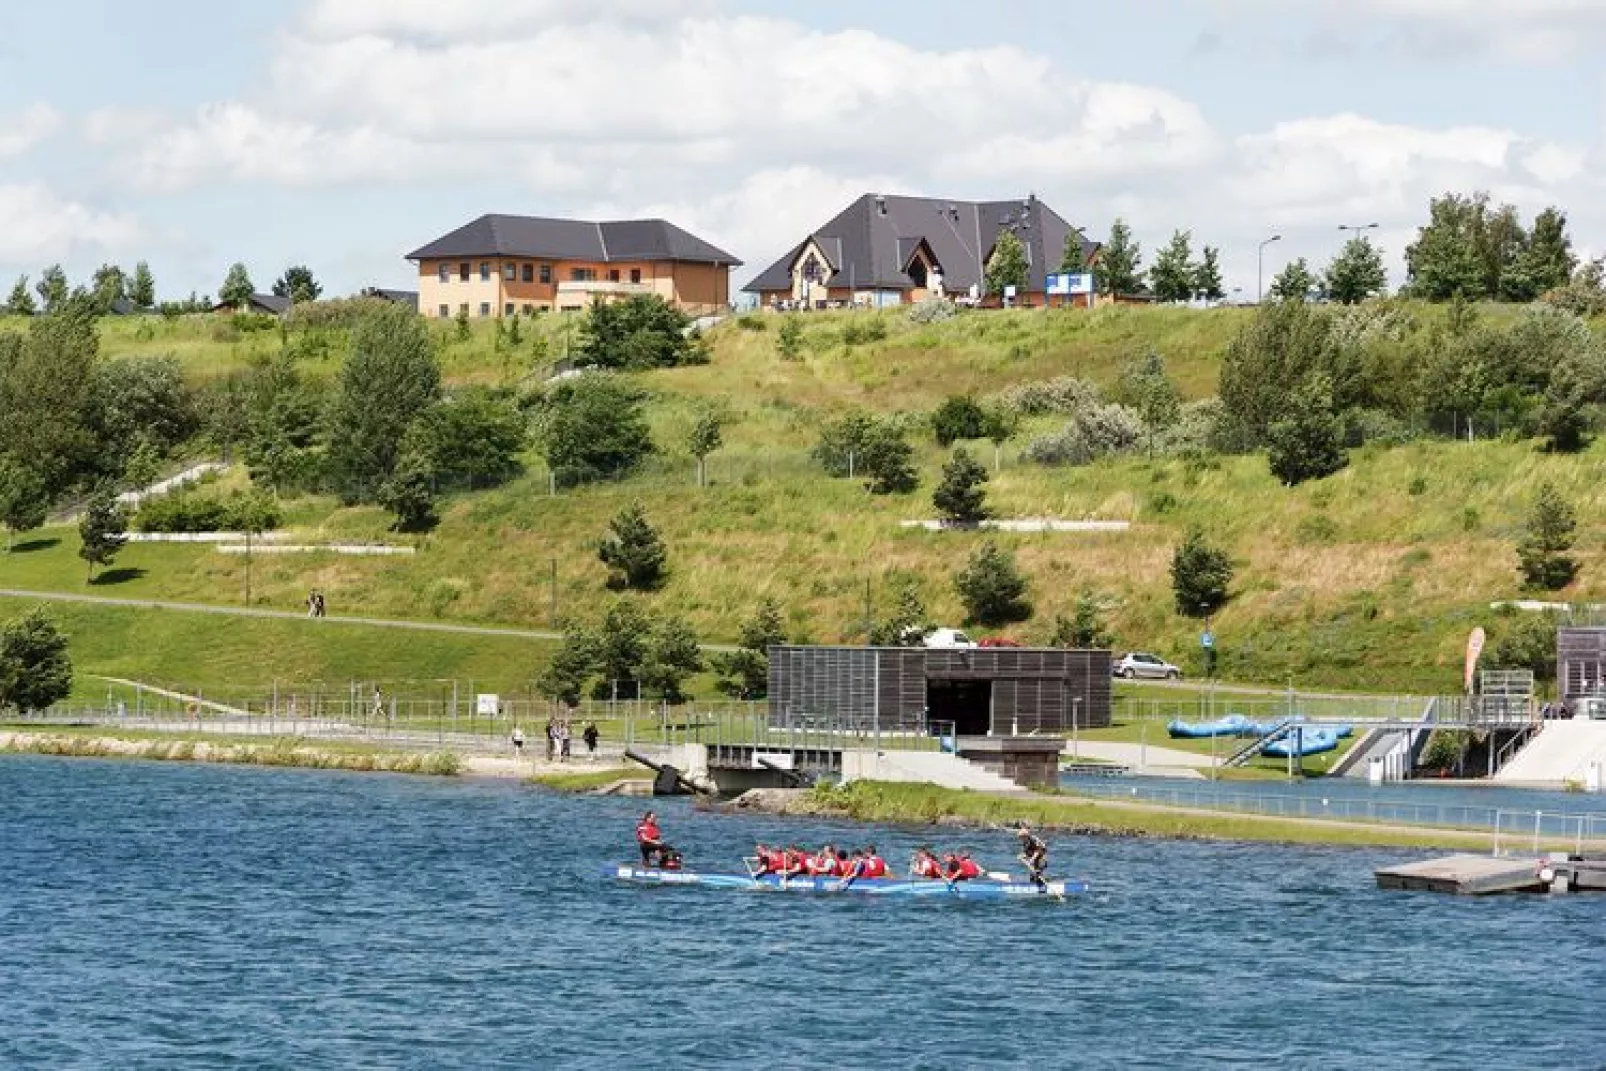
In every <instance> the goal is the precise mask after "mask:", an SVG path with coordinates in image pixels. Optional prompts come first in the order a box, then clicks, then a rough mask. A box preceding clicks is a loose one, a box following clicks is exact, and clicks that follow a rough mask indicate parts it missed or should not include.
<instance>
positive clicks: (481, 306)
mask: <svg viewBox="0 0 1606 1071" xmlns="http://www.w3.org/2000/svg"><path fill="white" fill-rule="evenodd" d="M407 259H408V260H410V261H412V262H414V263H415V264H416V265H417V266H418V291H419V293H418V308H419V311H420V312H422V313H423V314H424V315H425V316H429V317H432V318H438V319H449V318H451V317H454V316H456V315H458V314H459V313H460V312H464V311H466V312H467V313H468V315H469V316H470V317H491V316H512V315H513V314H514V313H521V314H528V313H534V312H550V311H554V310H556V311H561V312H580V311H583V310H584V309H586V308H588V307H589V306H590V305H591V304H592V302H594V301H599V300H601V301H611V300H619V299H622V298H627V297H632V296H635V295H638V294H657V295H658V296H659V297H662V298H663V299H664V300H665V301H667V302H669V303H670V304H671V305H674V306H675V307H676V308H678V309H680V310H681V311H683V312H685V313H686V314H688V315H690V316H704V315H708V314H711V313H718V312H723V311H725V310H726V309H727V308H728V307H729V305H730V273H731V270H732V269H733V268H738V267H740V266H741V263H742V262H741V261H739V260H737V259H736V258H735V257H733V256H731V255H730V254H729V253H726V252H725V251H723V250H721V249H719V248H717V247H715V246H713V245H710V244H709V243H707V242H705V241H703V240H702V239H701V238H698V237H696V236H695V235H692V234H688V233H687V232H686V231H683V230H681V229H680V228H679V227H676V226H675V225H674V224H672V223H668V222H665V221H664V220H661V219H650V220H625V221H618V222H610V223H587V222H582V221H580V220H568V219H541V218H536V217H531V216H481V217H480V218H479V219H477V220H475V221H474V222H472V223H470V224H468V225H467V226H464V227H460V228H459V229H457V230H455V231H453V232H452V233H450V234H448V235H445V236H444V237H442V238H438V239H436V240H435V241H433V242H431V243H429V244H428V245H426V246H424V247H423V248H421V249H418V250H415V251H414V252H412V253H410V254H408V256H407Z"/></svg>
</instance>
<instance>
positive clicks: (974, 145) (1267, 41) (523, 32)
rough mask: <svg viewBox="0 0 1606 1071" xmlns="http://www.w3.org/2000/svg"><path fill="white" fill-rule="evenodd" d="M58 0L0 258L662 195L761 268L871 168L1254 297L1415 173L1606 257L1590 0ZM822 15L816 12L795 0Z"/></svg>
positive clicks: (300, 257) (399, 251)
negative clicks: (1032, 215)
mask: <svg viewBox="0 0 1606 1071" xmlns="http://www.w3.org/2000/svg"><path fill="white" fill-rule="evenodd" d="M862 7H864V8H866V10H858V11H854V10H852V9H851V8H850V7H849V6H848V5H837V6H830V5H799V4H796V3H795V2H789V3H780V2H778V0H746V2H741V0H611V2H593V3H589V4H586V3H575V2H573V0H452V2H447V0H289V2H282V3H277V4H272V5H266V4H249V5H218V4H215V3H212V4H202V3H198V2H193V0H166V2H159V3H154V4H150V5H146V6H145V7H144V8H142V9H140V11H139V15H138V17H132V18H131V17H130V14H131V12H132V10H133V9H131V8H130V7H129V6H128V4H127V3H126V0H123V2H119V3H108V2H99V0H57V2H55V3H53V4H49V5H28V6H27V7H21V8H18V9H16V10H12V11H8V12H7V13H6V15H5V16H4V23H3V29H0V280H10V279H12V278H14V277H15V276H16V275H18V274H20V273H24V272H25V273H28V274H29V275H32V276H35V277H37V275H38V272H39V270H40V269H41V268H42V267H44V266H45V265H47V264H50V263H53V262H58V261H59V262H62V263H64V264H65V265H66V266H67V268H68V271H69V273H70V274H71V275H73V276H74V277H75V278H83V277H85V276H87V275H88V273H89V272H90V271H92V270H93V268H94V267H95V266H96V265H98V264H100V263H102V262H106V261H112V262H120V263H125V264H131V263H132V262H133V261H135V260H137V259H140V258H144V259H147V260H149V261H150V262H151V264H152V266H153V268H154V270H155V272H156V275H157V280H158V284H159V286H160V288H161V290H162V291H163V293H164V295H167V296H178V295H182V294H186V293H188V292H190V291H191V290H197V291H201V292H212V291H215V290H216V288H217V286H218V283H219V282H220V281H221V279H222V277H223V274H224V272H225V270H226V269H227V267H228V265H229V264H230V263H231V262H233V261H234V260H243V261H245V262H246V264H247V265H248V266H249V267H250V268H251V270H252V273H253V276H254V277H255V279H256V281H257V283H258V284H259V285H260V286H262V287H264V288H265V287H266V286H267V284H268V283H269V282H270V281H271V280H272V278H273V277H274V276H275V275H276V274H277V273H278V272H279V271H280V270H282V269H283V268H284V267H285V266H286V265H288V264H291V263H297V262H305V263H308V264H310V265H311V266H312V267H313V268H314V269H315V270H316V271H317V272H318V273H319V275H320V276H321V277H322V278H323V279H324V281H325V282H326V284H327V285H328V287H329V289H330V290H331V291H334V292H348V291H351V290H354V289H356V288H359V287H361V286H365V285H391V286H400V285H406V284H407V283H408V282H409V279H410V270H409V266H408V265H407V264H406V263H405V261H404V260H403V259H402V258H403V256H404V255H405V254H406V252H407V251H408V250H410V249H412V248H415V247H416V246H418V245H422V244H423V243H424V242H426V241H428V240H429V239H431V238H433V237H435V236H436V235H438V234H439V233H441V232H443V231H445V230H448V229H450V228H451V227H454V226H456V225H458V224H460V223H462V222H466V221H467V220H469V219H471V218H473V217H474V216H477V215H479V214H481V213H483V212H487V211H498V212H527V213H530V214H544V215H576V216H582V217H597V216H636V215H647V214H654V215H664V216H666V217H668V218H670V219H672V220H674V221H676V222H678V223H680V224H681V225H683V226H686V227H688V228H689V229H692V230H694V231H696V232H698V233H699V234H701V235H703V236H705V237H707V238H709V239H710V240H713V241H715V242H717V243H719V244H721V245H723V246H725V247H726V248H728V249H729V250H730V251H732V252H733V253H736V254H737V255H738V256H740V257H742V258H743V259H744V260H746V261H747V262H748V267H747V269H746V270H745V271H744V272H743V273H741V274H740V275H739V277H738V281H745V280H746V278H747V277H748V276H750V275H751V274H754V273H756V272H757V271H758V270H759V269H761V268H762V267H764V265H765V264H766V263H767V262H768V260H770V259H773V257H775V256H777V255H779V254H780V253H781V252H782V251H784V250H785V249H786V248H787V247H788V246H790V245H791V244H793V243H794V242H795V241H796V240H797V239H799V238H800V237H801V236H802V235H803V234H804V233H806V232H807V231H808V230H809V229H810V228H811V227H813V226H815V225H817V224H818V223H820V222H822V221H823V220H824V219H826V218H828V217H829V216H830V215H832V214H833V213H834V212H835V211H836V210H837V209H838V208H840V207H841V206H842V205H843V204H845V203H846V202H847V201H848V200H849V199H850V198H852V197H853V196H856V195H857V194H859V193H862V192H867V191H871V190H875V191H881V192H910V193H923V194H930V195H933V196H945V197H957V198H970V197H976V198H989V199H998V198H1007V197H1014V196H1024V195H1025V194H1026V193H1028V192H1036V193H1037V194H1038V195H1039V196H1041V197H1043V198H1044V199H1045V200H1047V201H1048V202H1049V204H1051V205H1052V206H1054V207H1055V208H1056V209H1058V210H1059V211H1060V212H1061V213H1062V214H1063V215H1065V216H1066V217H1067V218H1069V219H1070V220H1071V221H1072V222H1074V223H1076V224H1079V225H1082V226H1085V227H1087V228H1088V229H1089V230H1090V231H1092V232H1093V233H1094V234H1095V235H1102V234H1104V233H1105V232H1106V231H1107V230H1108V228H1109V224H1110V222H1111V221H1112V220H1113V219H1114V218H1115V217H1116V216H1117V215H1120V216H1124V217H1125V218H1126V219H1128V221H1129V222H1131V223H1132V225H1133V226H1134V228H1135V229H1136V231H1137V233H1138V235H1139V237H1140V239H1142V241H1143V242H1144V245H1145V248H1146V250H1151V251H1152V250H1153V249H1154V248H1155V247H1156V246H1157V245H1158V244H1160V243H1161V242H1163V241H1164V240H1165V239H1166V238H1167V237H1168V236H1169V235H1170V233H1171V232H1172V231H1173V230H1174V229H1177V228H1184V229H1191V230H1192V231H1193V233H1194V235H1195V238H1196V241H1198V242H1208V243H1210V244H1212V245H1217V246H1219V247H1221V249H1222V259H1223V262H1224V264H1225V266H1226V269H1227V272H1228V275H1229V284H1230V285H1232V286H1237V287H1242V288H1243V289H1244V290H1245V292H1246V293H1252V292H1253V291H1254V288H1255V285H1256V281H1255V275H1256V264H1255V247H1256V245H1257V243H1258V241H1259V240H1260V239H1261V238H1263V237H1265V236H1267V235H1269V234H1271V233H1282V234H1283V235H1284V239H1285V240H1284V241H1283V242H1282V243H1280V244H1279V245H1278V246H1275V247H1273V248H1272V249H1271V250H1270V251H1269V253H1268V262H1267V271H1268V274H1270V272H1271V271H1274V270H1276V269H1277V268H1278V267H1280V266H1281V264H1282V263H1283V261H1284V260H1286V259H1287V258H1288V257H1292V256H1307V257H1309V258H1311V259H1312V260H1313V261H1316V262H1318V263H1322V262H1325V261H1326V260H1327V259H1328V258H1329V257H1330V256H1331V255H1332V253H1333V252H1334V250H1335V249H1336V247H1337V245H1338V232H1337V227H1338V225H1339V224H1340V223H1362V222H1367V223H1369V222H1373V221H1376V222H1378V223H1380V224H1382V231H1381V232H1380V233H1381V240H1382V241H1383V243H1384V245H1385V246H1386V248H1387V249H1388V250H1389V252H1390V254H1391V261H1392V262H1393V263H1394V265H1395V279H1394V281H1395V282H1396V283H1397V282H1399V281H1400V280H1399V271H1400V269H1399V266H1398V260H1399V255H1400V253H1401V251H1402V250H1403V247H1404V245H1405V243H1406V242H1407V241H1408V240H1409V239H1410V237H1411V235H1412V233H1413V232H1414V227H1415V225H1416V224H1417V223H1419V222H1420V221H1421V219H1422V218H1423V217H1424V215H1425V211H1426V204H1427V199H1428V198H1429V197H1430V196H1431V195H1433V194H1434V193H1438V192H1443V191H1444V190H1447V189H1456V190H1465V191H1471V190H1475V189H1488V190H1490V191H1492V192H1493V194H1494V195H1495V196H1496V198H1498V199H1500V200H1503V201H1511V202H1513V203H1515V204H1517V205H1518V206H1519V207H1520V208H1521V209H1522V210H1523V211H1524V212H1525V213H1532V212H1534V211H1537V210H1538V209H1539V208H1541V207H1543V206H1545V205H1546V204H1551V203H1555V204H1559V205H1561V206H1562V207H1564V208H1566V209H1567V210H1568V211H1569V213H1570V217H1571V220H1572V230H1573V234H1574V238H1575V241H1576V243H1577V245H1578V246H1579V248H1580V250H1581V251H1582V252H1586V253H1594V254H1597V255H1598V254H1599V253H1601V252H1606V198H1602V196H1601V195H1602V193H1603V190H1602V180H1601V179H1600V178H1599V177H1598V176H1600V175H1602V174H1606V169H1603V168H1602V166H1601V165H1602V164H1603V163H1606V153H1603V140H1606V138H1603V135H1606V121H1603V116H1602V110H1601V103H1602V100H1603V94H1606V69H1603V68H1602V67H1601V65H1600V64H1598V63H1593V62H1591V56H1592V55H1599V54H1600V49H1601V48H1602V46H1606V3H1600V2H1598V0H1482V2H1474V0H1346V2H1344V3H1339V2H1337V0H1331V2H1330V0H1171V2H1169V3H1162V2H1159V0H1126V2H1125V3H1119V4H1097V5H1080V6H1078V5H1068V4H1065V3H1063V2H1040V0H1018V2H1016V3H1013V4H1011V5H1009V8H1008V12H1009V13H1008V15H1007V16H1003V15H1000V14H999V13H998V8H997V6H996V5H983V4H977V3H974V2H970V3H958V2H955V0H926V2H923V3H914V2H907V0H882V2H880V3H877V4H874V5H863V6H862ZM811 8H812V9H816V10H810V9H811Z"/></svg>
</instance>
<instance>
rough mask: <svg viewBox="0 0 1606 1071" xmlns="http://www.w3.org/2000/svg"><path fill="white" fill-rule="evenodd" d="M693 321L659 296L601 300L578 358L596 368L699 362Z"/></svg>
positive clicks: (591, 315) (593, 309)
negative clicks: (689, 331)
mask: <svg viewBox="0 0 1606 1071" xmlns="http://www.w3.org/2000/svg"><path fill="white" fill-rule="evenodd" d="M690 326H691V320H690V319H689V318H688V317H687V316H686V314H685V313H683V312H681V311H680V310H679V309H677V308H675V307H674V306H673V305H671V304H669V302H667V301H665V300H664V299H663V298H661V297H659V296H658V295H657V294H639V295H637V296H635V297H632V298H629V299H627V300H625V301H617V302H598V303H597V304H595V305H593V306H592V307H591V311H590V312H588V313H586V319H585V323H584V324H583V325H582V327H581V330H580V338H579V341H578V344H577V345H576V346H575V356H576V361H577V363H579V364H583V365H591V366H593V367H596V368H628V369H648V368H675V367H677V366H679V365H683V364H696V363H701V362H699V360H698V355H699V354H700V353H701V352H702V351H701V349H700V348H699V347H698V346H696V345H695V344H694V341H693V340H692V339H691V338H689V337H688V336H687V329H688V328H689V327H690Z"/></svg>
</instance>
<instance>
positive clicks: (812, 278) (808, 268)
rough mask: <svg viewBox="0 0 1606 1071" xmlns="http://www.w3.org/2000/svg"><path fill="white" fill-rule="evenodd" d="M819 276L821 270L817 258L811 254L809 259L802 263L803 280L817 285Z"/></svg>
mask: <svg viewBox="0 0 1606 1071" xmlns="http://www.w3.org/2000/svg"><path fill="white" fill-rule="evenodd" d="M820 275H821V269H820V261H819V258H817V257H816V256H815V255H814V254H813V253H810V254H809V259H807V260H805V261H804V262H803V278H805V279H807V280H808V281H809V282H811V283H817V282H819V281H820Z"/></svg>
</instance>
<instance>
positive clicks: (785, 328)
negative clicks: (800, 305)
mask: <svg viewBox="0 0 1606 1071" xmlns="http://www.w3.org/2000/svg"><path fill="white" fill-rule="evenodd" d="M775 352H776V353H778V354H780V356H781V360H783V361H796V360H798V359H799V358H801V357H802V356H803V321H802V320H800V319H798V317H797V316H795V315H791V314H788V315H787V316H784V317H782V318H781V329H780V330H779V331H777V332H775Z"/></svg>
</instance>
